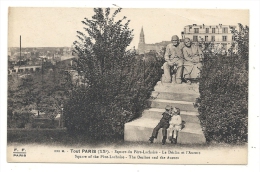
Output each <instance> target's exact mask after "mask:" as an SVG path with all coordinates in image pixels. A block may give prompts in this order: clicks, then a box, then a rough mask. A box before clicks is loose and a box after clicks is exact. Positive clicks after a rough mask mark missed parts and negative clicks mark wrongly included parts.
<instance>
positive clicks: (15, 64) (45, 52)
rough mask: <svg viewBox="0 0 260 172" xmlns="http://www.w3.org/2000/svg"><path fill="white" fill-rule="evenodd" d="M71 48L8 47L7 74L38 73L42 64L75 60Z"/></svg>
mask: <svg viewBox="0 0 260 172" xmlns="http://www.w3.org/2000/svg"><path fill="white" fill-rule="evenodd" d="M75 57H76V56H75V55H74V54H73V51H72V47H37V48H34V47H23V48H21V52H20V47H10V48H8V74H12V73H23V72H33V71H39V70H40V69H41V66H42V63H43V62H49V63H51V64H52V65H55V64H56V63H57V62H60V61H64V60H68V59H72V58H75Z"/></svg>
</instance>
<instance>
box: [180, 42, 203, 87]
mask: <svg viewBox="0 0 260 172" xmlns="http://www.w3.org/2000/svg"><path fill="white" fill-rule="evenodd" d="M184 44H185V47H184V48H183V56H184V63H183V65H184V69H183V78H184V79H185V80H186V82H187V83H191V80H196V79H198V78H199V77H200V71H201V68H202V63H201V62H202V59H203V58H204V56H203V52H202V51H201V49H200V47H199V46H198V45H195V44H192V43H191V41H190V39H189V38H185V39H184Z"/></svg>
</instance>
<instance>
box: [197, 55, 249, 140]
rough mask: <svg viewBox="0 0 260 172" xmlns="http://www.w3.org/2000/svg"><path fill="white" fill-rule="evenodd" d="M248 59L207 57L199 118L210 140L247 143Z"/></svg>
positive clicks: (201, 84)
mask: <svg viewBox="0 0 260 172" xmlns="http://www.w3.org/2000/svg"><path fill="white" fill-rule="evenodd" d="M247 63H248V60H247V59H245V58H243V57H242V56H239V55H234V56H230V57H227V56H221V55H218V56H212V55H206V56H205V64H204V66H203V70H202V78H201V81H200V96H201V97H200V98H201V104H200V107H199V113H200V115H199V118H200V120H201V124H202V126H203V127H204V128H205V130H204V134H205V137H206V139H207V141H217V142H226V143H241V142H247V134H248V71H247V69H246V64H247Z"/></svg>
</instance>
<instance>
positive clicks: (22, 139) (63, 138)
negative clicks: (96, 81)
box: [7, 129, 247, 149]
mask: <svg viewBox="0 0 260 172" xmlns="http://www.w3.org/2000/svg"><path fill="white" fill-rule="evenodd" d="M7 143H8V145H14V144H23V145H30V144H33V145H46V146H65V147H66V146H73V147H82V146H86V145H88V146H89V147H115V148H120V147H124V148H127V147H128V148H138V147H139V148H141V147H149V148H150V149H152V148H154V149H156V148H160V149H161V148H162V149H164V148H165V149H169V148H173V146H174V147H175V148H180V149H181V148H200V149H214V148H219V147H225V148H228V147H234V146H236V147H237V146H238V147H247V144H242V145H232V144H226V143H205V144H199V145H194V144H185V145H183V144H176V145H172V144H170V143H166V145H161V144H160V143H154V144H150V143H149V142H148V140H147V142H125V141H124V140H123V139H122V138H121V139H108V138H104V139H102V140H93V139H91V138H89V137H88V135H86V134H83V133H77V134H70V133H68V132H67V131H66V129H11V130H8V131H7Z"/></svg>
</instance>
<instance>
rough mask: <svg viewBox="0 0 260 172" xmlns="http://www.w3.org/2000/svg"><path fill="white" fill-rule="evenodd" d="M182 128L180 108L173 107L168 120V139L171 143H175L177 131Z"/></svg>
mask: <svg viewBox="0 0 260 172" xmlns="http://www.w3.org/2000/svg"><path fill="white" fill-rule="evenodd" d="M181 129H182V120H181V116H180V109H179V108H176V107H175V108H174V109H173V116H172V118H171V120H170V127H169V140H170V141H171V143H174V144H176V143H177V137H178V133H179V131H181Z"/></svg>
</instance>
